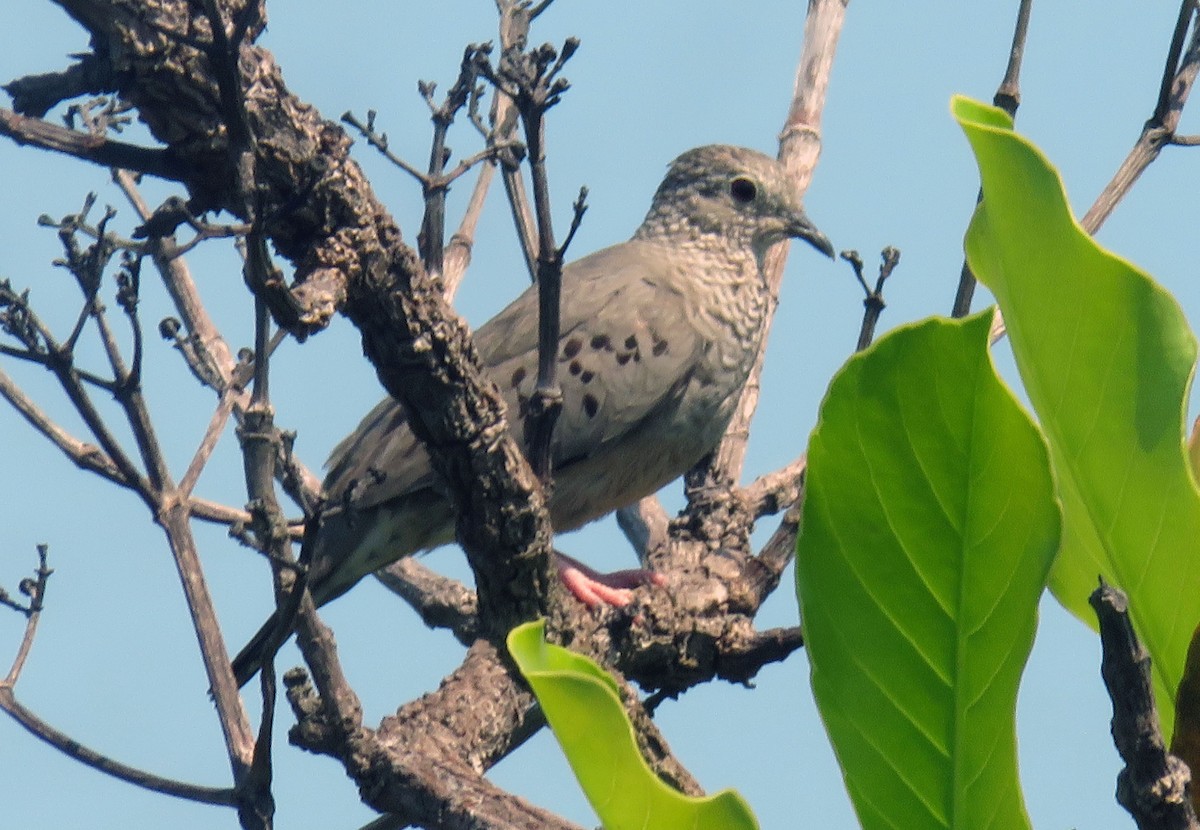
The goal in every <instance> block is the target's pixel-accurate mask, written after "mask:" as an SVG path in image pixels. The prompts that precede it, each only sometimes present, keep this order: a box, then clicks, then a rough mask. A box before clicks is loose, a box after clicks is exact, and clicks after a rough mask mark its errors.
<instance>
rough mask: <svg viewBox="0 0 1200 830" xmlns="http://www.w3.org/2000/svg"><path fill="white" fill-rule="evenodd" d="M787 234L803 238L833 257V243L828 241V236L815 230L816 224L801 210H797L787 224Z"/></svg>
mask: <svg viewBox="0 0 1200 830" xmlns="http://www.w3.org/2000/svg"><path fill="white" fill-rule="evenodd" d="M787 234H788V236H792V237H795V238H797V239H803V240H804V241H805V242H807V243H808V244H809V245H812V246H813V247H814V248H816V249H817V250H818V251H820V252H821V253H823V254H825V256H827V257H829V258H830V259H834V258H835V257H834V253H833V243H832V242H830V241H829V237H827V236H826V235H825V234H823V233H821V232H820V231H819V230H817V226H816V225H814V224H813V223H812V221H811V220H810V219H809V218H808V217H807V216H805V215H804V214H803V213H802V212H798V213H797V214H796V216H795V218H793V219H792V221H791V222H790V223H789V224H788V227H787Z"/></svg>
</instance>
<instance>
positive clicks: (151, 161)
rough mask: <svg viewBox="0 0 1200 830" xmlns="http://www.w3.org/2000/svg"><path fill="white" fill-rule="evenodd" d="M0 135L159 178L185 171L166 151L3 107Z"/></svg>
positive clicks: (183, 174)
mask: <svg viewBox="0 0 1200 830" xmlns="http://www.w3.org/2000/svg"><path fill="white" fill-rule="evenodd" d="M0 135H3V136H7V137H8V138H11V139H12V140H13V141H15V142H16V143H17V144H28V145H30V146H32V147H39V148H41V149H43V150H53V151H55V152H59V153H65V154H66V155H68V156H74V157H75V158H78V159H83V160H84V161H90V162H93V163H95V164H99V165H103V166H106V167H124V168H126V169H129V170H137V171H138V172H140V173H145V174H147V175H150V176H157V177H159V178H161V179H170V180H172V181H183V180H184V179H185V178H186V176H187V173H188V171H187V170H185V169H184V168H183V167H182V166H181V165H180V163H179V162H178V160H177V159H175V158H174V157H173V156H172V155H171V154H170V153H167V152H166V151H165V150H154V149H151V148H149V147H138V146H136V145H133V144H126V143H125V142H122V141H113V140H111V139H107V138H96V137H95V136H93V135H89V134H88V133H84V132H79V131H77V130H70V129H67V128H66V127H60V126H58V125H57V124H52V123H50V122H49V121H43V120H42V119H40V118H30V117H28V116H25V115H19V114H18V113H15V112H13V111H12V110H9V109H4V108H3V107H0Z"/></svg>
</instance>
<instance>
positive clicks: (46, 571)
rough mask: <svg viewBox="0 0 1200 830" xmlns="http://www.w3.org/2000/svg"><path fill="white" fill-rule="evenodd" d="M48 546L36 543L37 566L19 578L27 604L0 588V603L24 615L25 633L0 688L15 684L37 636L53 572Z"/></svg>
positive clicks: (0, 683)
mask: <svg viewBox="0 0 1200 830" xmlns="http://www.w3.org/2000/svg"><path fill="white" fill-rule="evenodd" d="M49 551H50V549H49V547H47V546H46V545H38V546H37V552H38V566H37V570H36V571H34V572H33V577H32V578H26V579H22V580H21V585H20V589H19V590H20V592H21V593H22V594H24V595H25V596H27V597H29V605H28V606H23V605H21V604H20V603H19V602H17V601H16V600H14V599H12V597H10V596H9V594H8V592H7V591H5V590H3V589H2V588H0V605H5V606H7V607H9V608H12V609H13V610H15V611H18V612H20V613H22V614H24V615H25V634H24V636H23V637H21V645H20V646H19V647H18V648H17V656H16V657H14V658H13V662H12V666H10V667H9V669H8V675H7V676H6V677H5V678H4V680H3V682H0V688H2V687H8V688H12V687H13V686H15V685H16V683H17V680H18V679H19V678H20V676H21V669H23V668H25V660H26V659H27V658H28V657H29V652H30V650H31V649H32V648H33V638H34V637H35V636H37V626H38V621H39V620H40V619H41V618H42V608H43V606H44V604H45V600H46V585H47V583H48V582H49V581H50V575H51V574H52V573H54V571H53V569H51V568H50V567H49V565H47V563H46V559H47V557H48V555H49Z"/></svg>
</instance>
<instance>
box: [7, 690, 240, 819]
mask: <svg viewBox="0 0 1200 830" xmlns="http://www.w3.org/2000/svg"><path fill="white" fill-rule="evenodd" d="M0 709H3V710H4V711H5V712H6V713H8V715H9V716H10V717H11V718H12V719H13V720H15V721H16V722H17V723H19V724H20V725H21V726H23V727H25V729H26V730H27V731H28V732H29V733H30V734H31V735H33V736H34V737H36V738H38V739H39V740H42V741H44V742H45V743H48V744H49V745H50V746H52V747H54V748H55V749H57V750H59V751H60V752H62V753H63V754H64V755H66V756H67V757H69V758H72V759H73V760H76V761H79V762H80V763H82V764H85V765H86V766H89V767H91V768H92V769H94V770H97V771H99V772H103V773H104V774H105V775H111V776H112V777H113V778H117V779H120V780H121V781H125V782H126V783H129V784H135V785H136V786H139V787H142V788H143V789H147V790H152V791H153V792H158V793H162V794H163V795H170V796H174V797H176V798H183V799H186V800H188V801H197V802H200V803H202V804H219V805H233V804H234V803H236V802H235V799H234V791H233V790H232V789H229V788H227V787H204V786H200V785H198V784H189V783H186V782H184V781H177V780H174V779H171V778H163V777H162V776H160V775H155V774H154V773H152V772H147V771H145V770H141V769H138V768H136V767H131V766H128V765H127V764H122V763H121V762H120V761H115V760H113V759H112V758H109V757H108V756H107V755H102V754H101V753H99V752H97V751H95V750H94V749H91V748H89V747H86V746H84V745H83V744H81V743H79V741H77V740H75V739H74V738H72V737H70V736H69V735H66V734H64V733H62V732H60V731H59V730H57V729H55V728H54V727H53V726H51V725H50V724H48V723H46V722H45V721H44V720H42V719H41V718H39V717H38V716H37V715H35V714H34V713H33V712H32V711H30V710H29V709H28V708H26V707H25V706H24V705H23V704H22V703H21V702H20V701H19V700H17V699H16V695H15V693H14V691H13V687H12V685H11V684H9V683H8V682H3V683H0Z"/></svg>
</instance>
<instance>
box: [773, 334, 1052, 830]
mask: <svg viewBox="0 0 1200 830" xmlns="http://www.w3.org/2000/svg"><path fill="white" fill-rule="evenodd" d="M990 317H991V315H990V314H987V313H984V314H980V315H976V316H974V317H971V318H968V319H966V320H965V321H948V320H942V319H931V320H927V321H925V322H922V323H919V324H915V325H912V326H908V327H905V328H901V329H898V330H896V331H894V332H892V333H891V334H889V335H888V336H887V337H885V338H883V339H882V340H880V341H879V342H878V343H876V344H875V345H874V346H873V347H872V348H871V349H869V350H868V351H866V352H864V353H862V354H859V355H857V356H855V357H854V358H852V359H851V360H850V361H849V362H848V363H847V364H846V366H845V367H844V368H843V369H842V370H841V372H840V373H839V374H838V375H837V377H835V378H834V380H833V383H832V384H831V385H830V388H829V392H828V393H827V395H826V397H825V401H824V403H823V404H822V406H821V414H820V420H819V422H818V424H817V428H816V429H815V430H814V432H813V434H812V437H811V439H810V441H809V449H808V478H807V483H806V494H805V500H804V514H803V523H802V527H803V533H802V535H801V537H800V541H799V546H798V552H797V559H796V578H797V587H798V591H799V596H800V607H801V616H802V617H803V622H804V637H805V643H806V646H807V648H808V656H809V660H810V662H811V665H812V675H811V680H812V687H813V693H814V695H815V696H816V700H817V705H818V707H819V709H820V712H821V716H822V718H823V719H824V721H825V727H826V729H827V731H828V732H829V737H830V740H831V741H832V742H833V746H834V749H835V751H836V752H837V756H838V760H839V761H840V763H841V765H842V772H843V775H844V777H845V780H846V787H847V789H848V790H849V792H850V797H851V799H852V800H853V802H854V807H855V810H856V811H857V813H858V817H859V820H860V821H861V822H862V825H863V827H864V828H868V830H870V829H871V828H910V827H920V828H935V827H953V828H972V830H977V828H983V827H996V828H1005V830H1011V829H1012V828H1024V827H1028V826H1029V819H1028V817H1027V815H1026V813H1025V808H1024V804H1023V802H1022V800H1021V790H1020V786H1019V783H1018V778H1017V756H1016V732H1015V721H1014V718H1015V712H1016V699H1017V685H1018V682H1019V680H1020V677H1021V671H1022V669H1023V667H1024V665H1025V661H1026V659H1027V658H1028V656H1029V650H1030V648H1031V647H1032V644H1033V635H1034V630H1035V627H1036V620H1037V602H1038V597H1039V596H1040V595H1041V593H1042V590H1043V588H1044V587H1045V580H1046V575H1047V572H1048V571H1049V568H1050V563H1051V561H1052V560H1053V557H1054V552H1055V549H1056V548H1057V545H1058V540H1059V512H1058V507H1057V504H1056V503H1055V500H1054V492H1053V484H1052V481H1051V477H1050V468H1049V460H1048V458H1047V452H1046V448H1045V445H1044V443H1043V441H1042V439H1041V436H1040V435H1039V434H1038V432H1037V429H1036V427H1035V426H1034V425H1033V424H1032V422H1031V421H1030V420H1029V418H1028V416H1026V415H1025V413H1024V412H1022V411H1021V409H1020V407H1019V406H1018V405H1017V403H1016V402H1015V400H1014V399H1013V397H1012V395H1011V393H1010V392H1009V391H1008V389H1007V388H1006V387H1005V386H1004V385H1003V384H1002V383H1001V382H1000V381H999V380H998V379H997V377H996V375H995V371H994V369H993V367H992V365H991V361H990V357H989V354H988V349H987V337H988V328H989V321H990Z"/></svg>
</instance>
